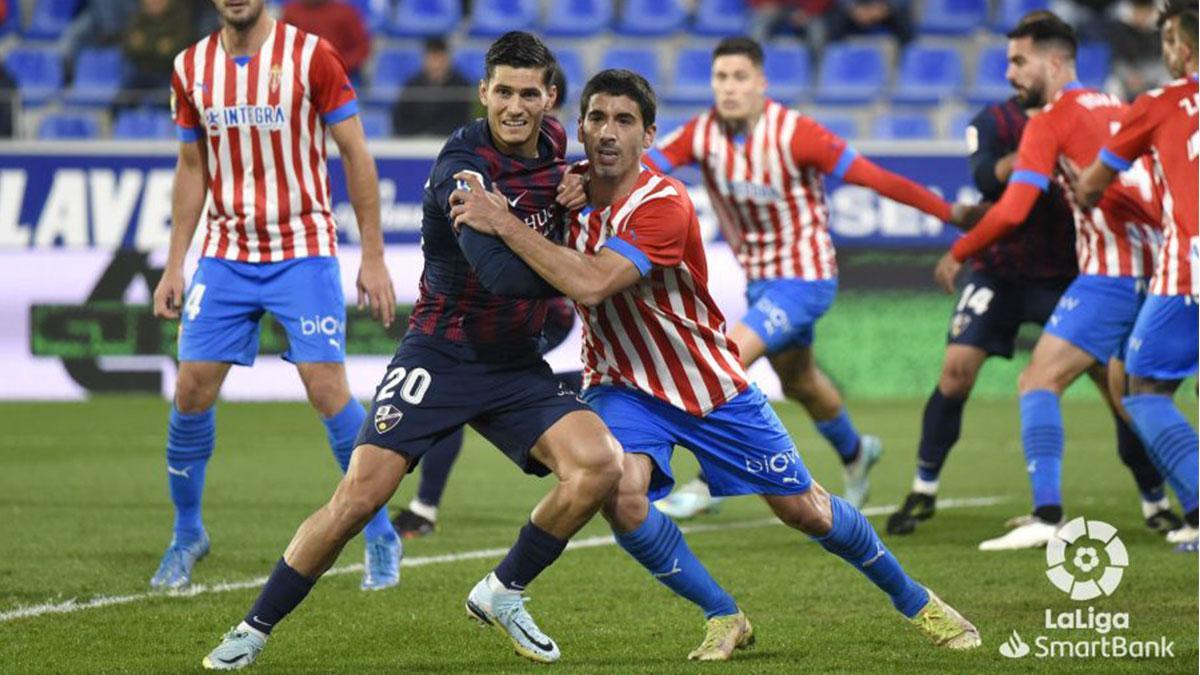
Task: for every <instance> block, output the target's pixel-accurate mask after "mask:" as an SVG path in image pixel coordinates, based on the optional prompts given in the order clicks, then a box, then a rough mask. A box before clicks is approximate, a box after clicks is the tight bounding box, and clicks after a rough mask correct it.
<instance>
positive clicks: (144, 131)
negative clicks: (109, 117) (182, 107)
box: [112, 108, 175, 140]
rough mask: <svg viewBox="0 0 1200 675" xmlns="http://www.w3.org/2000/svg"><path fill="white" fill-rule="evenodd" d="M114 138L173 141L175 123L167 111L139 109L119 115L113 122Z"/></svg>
mask: <svg viewBox="0 0 1200 675" xmlns="http://www.w3.org/2000/svg"><path fill="white" fill-rule="evenodd" d="M112 135H113V138H118V139H121V140H146V139H155V140H162V139H173V138H175V123H174V122H172V121H171V115H170V113H168V112H167V111H166V110H157V109H155V108H138V109H136V110H126V111H124V112H122V113H121V114H119V115H117V119H116V120H115V121H114V122H113V134H112Z"/></svg>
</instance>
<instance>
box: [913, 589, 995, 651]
mask: <svg viewBox="0 0 1200 675" xmlns="http://www.w3.org/2000/svg"><path fill="white" fill-rule="evenodd" d="M925 591H926V592H927V593H929V602H927V603H925V606H924V607H922V608H921V611H919V612H917V615H916V616H914V617H913V618H911V619H909V621H911V622H912V624H913V625H915V626H916V627H917V628H918V629H919V630H920V631H921V632H922V633H924V634H925V637H927V638H929V640H930V641H931V642H933V644H934V645H935V646H938V647H945V648H946V649H958V650H962V649H974V648H976V647H978V646H979V645H980V644H982V643H983V640H981V639H980V637H979V629H978V628H976V627H975V625H974V624H972V623H971V622H970V621H967V619H966V618H965V617H964V616H963V615H962V614H959V613H958V611H957V610H955V609H954V608H953V607H951V606H950V605H948V604H946V601H945V600H942V599H941V598H939V597H938V596H937V593H934V592H933V591H931V590H929V589H928V588H926V589H925Z"/></svg>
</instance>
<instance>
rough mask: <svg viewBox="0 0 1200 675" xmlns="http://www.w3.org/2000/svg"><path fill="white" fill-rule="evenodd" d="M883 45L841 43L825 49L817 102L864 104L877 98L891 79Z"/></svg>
mask: <svg viewBox="0 0 1200 675" xmlns="http://www.w3.org/2000/svg"><path fill="white" fill-rule="evenodd" d="M887 73H888V69H887V60H886V59H885V58H884V55H883V49H881V48H880V47H878V46H876V45H873V44H869V43H859V44H854V43H839V44H834V45H831V46H829V47H828V48H827V49H826V50H825V58H824V60H823V61H822V62H821V75H820V83H819V84H818V85H817V102H819V103H822V104H841V105H861V104H863V103H869V102H871V101H873V100H875V99H876V98H877V97H878V96H879V94H880V92H881V91H882V90H883V85H884V83H885V82H886V81H887Z"/></svg>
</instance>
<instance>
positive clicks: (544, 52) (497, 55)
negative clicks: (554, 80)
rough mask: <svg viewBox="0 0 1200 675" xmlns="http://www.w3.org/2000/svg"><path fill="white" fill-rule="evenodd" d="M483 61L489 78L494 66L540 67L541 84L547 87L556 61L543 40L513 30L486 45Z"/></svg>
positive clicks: (492, 73)
mask: <svg viewBox="0 0 1200 675" xmlns="http://www.w3.org/2000/svg"><path fill="white" fill-rule="evenodd" d="M483 63H484V66H486V67H487V79H489V80H490V79H492V75H494V74H495V72H496V66H508V67H510V68H542V69H543V78H542V84H544V85H546V86H547V87H548V86H550V78H551V77H552V76H553V74H554V67H555V66H556V65H557V63H558V62H557V61H555V59H554V54H553V53H552V52H551V51H550V48H549V47H547V46H546V44H545V43H544V42H542V41H541V40H539V39H537V37H535V36H534V35H532V34H530V33H526V32H524V31H519V30H514V31H510V32H508V33H505V34H504V35H501V36H500V37H499V38H497V39H496V41H495V42H493V43H492V46H491V47H488V51H487V56H485V57H484V58H483Z"/></svg>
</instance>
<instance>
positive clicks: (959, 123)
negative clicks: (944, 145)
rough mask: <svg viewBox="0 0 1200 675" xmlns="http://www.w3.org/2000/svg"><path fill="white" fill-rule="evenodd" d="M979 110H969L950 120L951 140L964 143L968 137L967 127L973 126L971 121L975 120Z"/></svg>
mask: <svg viewBox="0 0 1200 675" xmlns="http://www.w3.org/2000/svg"><path fill="white" fill-rule="evenodd" d="M978 112H979V111H978V110H967V111H965V112H960V113H958V114H957V115H955V116H954V117H953V118H952V119H951V120H950V140H952V141H962V140H965V139H966V137H967V127H969V126H971V120H973V119H975V115H976V114H978Z"/></svg>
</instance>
